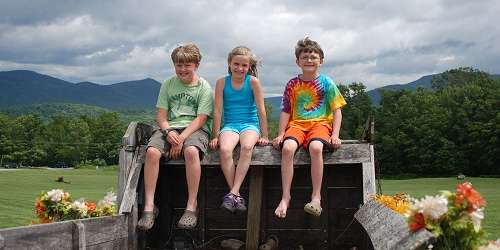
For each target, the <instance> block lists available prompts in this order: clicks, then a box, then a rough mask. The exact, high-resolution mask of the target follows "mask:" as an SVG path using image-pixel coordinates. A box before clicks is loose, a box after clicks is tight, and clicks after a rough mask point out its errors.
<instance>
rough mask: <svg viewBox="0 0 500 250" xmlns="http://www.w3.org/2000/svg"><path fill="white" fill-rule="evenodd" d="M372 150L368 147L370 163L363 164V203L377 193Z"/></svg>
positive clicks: (371, 147)
mask: <svg viewBox="0 0 500 250" xmlns="http://www.w3.org/2000/svg"><path fill="white" fill-rule="evenodd" d="M374 162H375V159H374V148H373V145H370V161H369V162H363V163H362V164H363V201H364V202H365V203H366V202H368V200H369V199H370V198H371V197H372V196H373V195H375V194H376V193H377V189H376V185H375V184H376V183H375V166H374Z"/></svg>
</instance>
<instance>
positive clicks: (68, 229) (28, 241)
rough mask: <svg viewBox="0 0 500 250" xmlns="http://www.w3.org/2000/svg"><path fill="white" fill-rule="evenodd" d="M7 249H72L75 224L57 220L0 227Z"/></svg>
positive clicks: (0, 233)
mask: <svg viewBox="0 0 500 250" xmlns="http://www.w3.org/2000/svg"><path fill="white" fill-rule="evenodd" d="M0 235H2V237H3V238H4V247H3V249H5V250H10V249H35V250H36V249H40V250H41V249H72V248H73V224H72V223H71V222H56V223H50V224H41V225H33V226H24V227H14V228H6V229H0Z"/></svg>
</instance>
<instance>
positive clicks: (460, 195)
mask: <svg viewBox="0 0 500 250" xmlns="http://www.w3.org/2000/svg"><path fill="white" fill-rule="evenodd" d="M464 202H467V203H465V205H466V206H467V210H468V211H469V212H473V211H475V210H477V209H478V208H480V207H483V206H485V205H486V201H485V200H484V199H483V197H481V195H480V194H479V192H477V191H476V190H474V188H472V184H470V183H469V182H465V183H462V184H458V185H457V196H456V198H455V206H457V207H460V206H462V205H463V204H464Z"/></svg>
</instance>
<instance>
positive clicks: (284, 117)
mask: <svg viewBox="0 0 500 250" xmlns="http://www.w3.org/2000/svg"><path fill="white" fill-rule="evenodd" d="M289 121H290V114H289V113H287V112H283V111H282V112H281V113H280V122H279V127H278V136H277V137H276V138H274V140H273V146H274V147H275V148H276V149H279V146H280V144H281V143H282V142H283V137H284V136H285V130H286V126H287V125H288V122H289Z"/></svg>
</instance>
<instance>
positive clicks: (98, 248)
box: [87, 238, 128, 250]
mask: <svg viewBox="0 0 500 250" xmlns="http://www.w3.org/2000/svg"><path fill="white" fill-rule="evenodd" d="M126 249H128V248H127V238H119V239H114V240H110V241H107V242H102V243H100V244H97V245H92V246H88V247H87V250H126Z"/></svg>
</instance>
